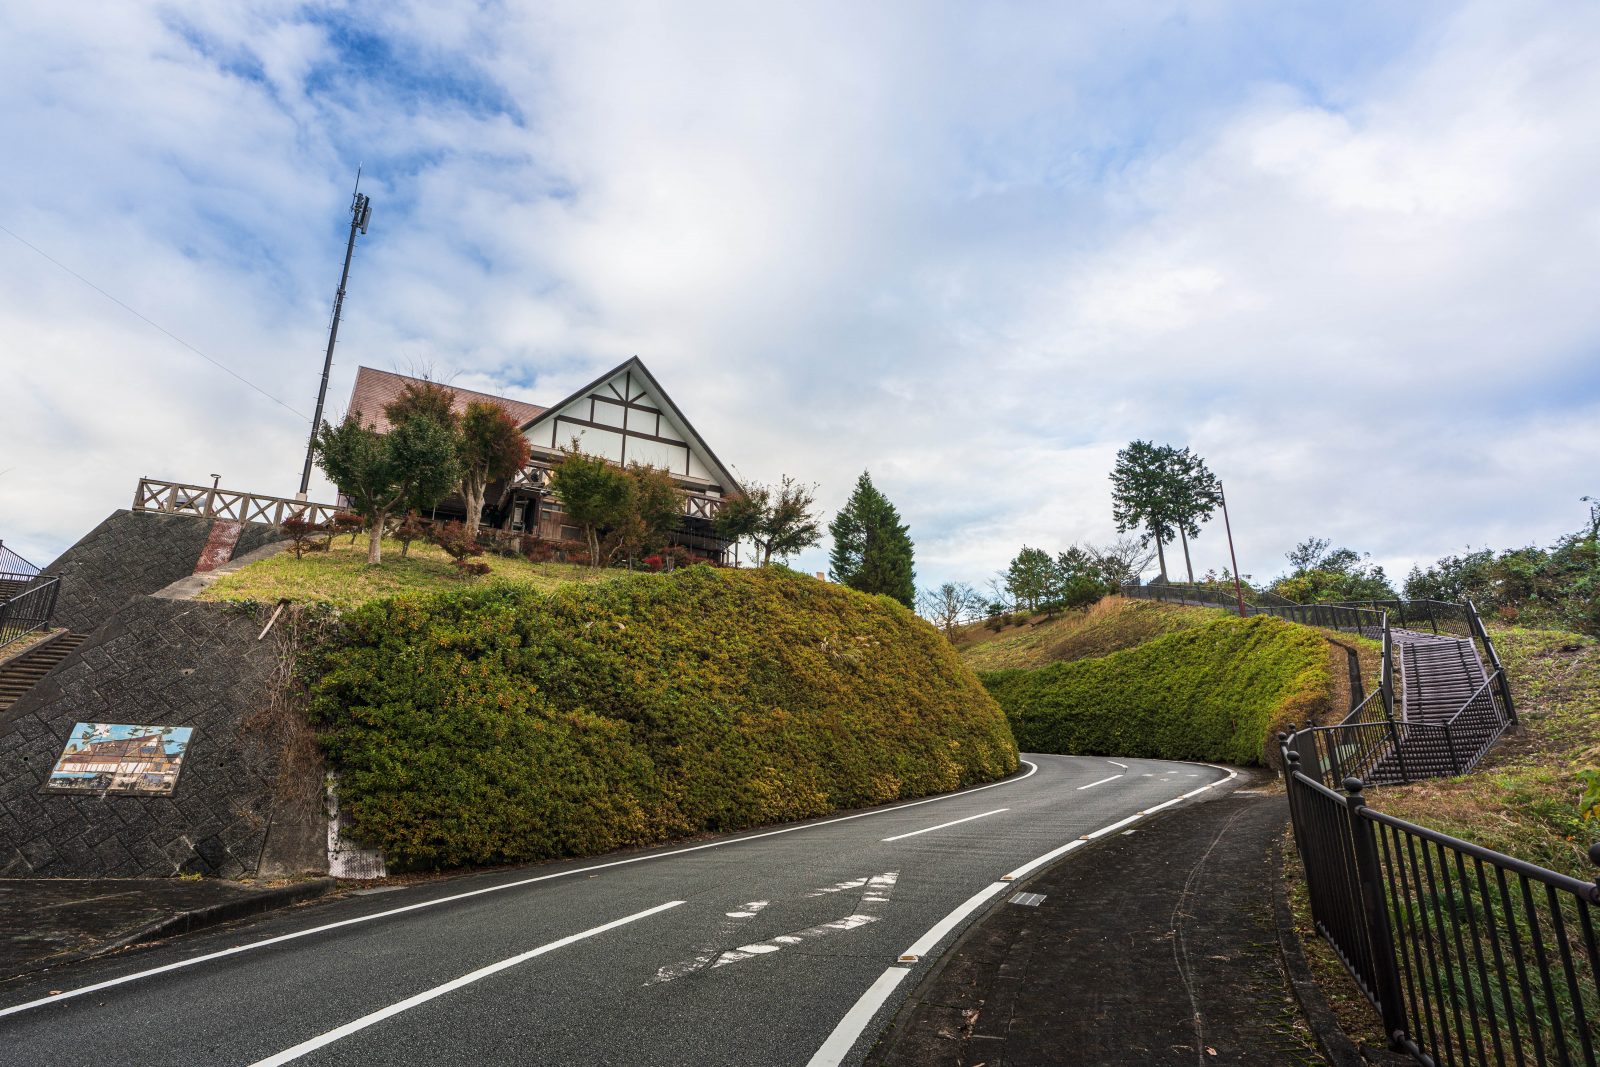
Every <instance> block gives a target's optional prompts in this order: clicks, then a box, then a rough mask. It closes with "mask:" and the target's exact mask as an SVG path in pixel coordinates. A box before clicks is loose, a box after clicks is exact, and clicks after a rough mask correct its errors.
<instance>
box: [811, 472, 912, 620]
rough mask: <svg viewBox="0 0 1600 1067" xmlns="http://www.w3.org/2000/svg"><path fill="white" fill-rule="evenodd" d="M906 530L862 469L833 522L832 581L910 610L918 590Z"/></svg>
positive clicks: (830, 526) (896, 512)
mask: <svg viewBox="0 0 1600 1067" xmlns="http://www.w3.org/2000/svg"><path fill="white" fill-rule="evenodd" d="M907 531H908V528H907V527H906V526H905V525H904V524H903V523H902V522H901V521H900V513H899V512H898V511H896V510H895V507H894V505H893V504H891V503H889V500H888V498H887V497H885V496H884V495H883V494H882V493H880V492H878V490H877V487H875V486H874V485H873V484H872V478H871V477H870V476H868V474H867V472H866V471H862V472H861V477H860V478H858V479H857V480H856V488H855V491H854V492H852V493H851V494H850V499H849V500H848V501H846V502H845V505H844V507H843V508H842V509H840V511H839V514H838V515H836V516H834V519H833V522H831V523H829V524H828V532H829V533H830V534H832V535H833V551H832V552H831V554H830V555H829V559H828V563H829V575H830V577H832V578H833V580H834V581H836V582H838V583H839V584H841V585H847V586H849V587H850V588H851V589H859V590H860V591H861V592H863V593H882V594H884V595H885V596H891V597H894V598H895V599H896V600H898V601H900V603H902V604H904V605H905V606H906V607H908V608H909V607H911V606H912V604H913V603H914V602H915V601H916V597H917V587H916V572H915V570H914V568H913V566H912V558H911V548H912V546H911V537H910V536H909V534H908V532H907Z"/></svg>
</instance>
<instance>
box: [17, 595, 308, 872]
mask: <svg viewBox="0 0 1600 1067" xmlns="http://www.w3.org/2000/svg"><path fill="white" fill-rule="evenodd" d="M263 623H264V613H260V612H256V611H253V610H246V609H241V608H239V607H235V606H229V605H222V604H202V603H197V602H194V601H181V600H162V599H158V598H155V597H139V598H137V599H136V600H133V601H130V602H129V603H127V604H126V605H124V607H123V608H122V610H120V611H118V612H116V614H115V615H114V616H113V617H112V618H111V619H109V620H108V621H107V622H106V623H105V624H104V625H102V626H100V627H99V628H98V629H97V630H96V631H95V633H94V635H93V636H92V637H91V638H90V639H89V641H88V642H86V643H85V644H84V646H83V647H82V648H81V649H79V651H78V653H77V654H76V655H74V656H72V657H71V658H70V659H68V660H67V661H66V662H65V663H63V664H62V665H61V666H60V667H59V668H58V669H57V670H55V671H53V672H52V673H51V674H50V675H48V676H47V677H46V678H45V679H44V680H43V681H42V682H40V683H39V684H38V685H37V686H35V687H34V689H33V690H32V691H31V692H29V693H28V694H27V695H25V696H24V697H23V698H22V700H20V701H19V702H18V703H17V704H16V705H14V706H13V707H12V708H11V709H10V710H9V711H8V712H6V713H5V717H4V721H3V722H0V877H19V876H34V877H73V878H82V877H134V876H164V875H175V874H180V873H198V874H204V875H220V876H224V877H239V876H241V875H250V874H255V873H257V872H258V871H259V870H260V868H261V861H262V855H263V852H264V851H266V850H268V845H269V838H270V837H272V836H273V835H274V834H275V833H276V834H278V835H279V836H280V838H287V839H284V840H278V841H275V842H272V848H271V850H270V851H272V852H273V853H275V854H277V855H280V856H292V857H300V858H301V859H302V860H304V861H305V863H306V865H307V866H310V865H312V864H314V863H315V859H314V857H316V856H317V855H318V853H319V852H320V845H321V842H320V841H319V840H317V835H320V834H321V833H322V832H323V831H322V825H323V824H322V822H321V820H320V818H318V819H315V820H307V819H306V818H305V812H304V810H303V805H299V804H294V803H291V802H290V801H288V800H286V799H284V797H285V794H286V793H294V794H295V795H298V796H301V797H304V796H305V788H304V787H305V786H306V784H307V783H308V781H309V784H310V786H311V789H312V790H313V792H314V791H315V788H316V785H317V783H320V780H321V770H320V764H318V765H317V766H314V767H305V768H299V769H298V772H299V773H298V779H299V781H298V783H297V784H296V788H295V789H293V790H286V789H285V782H284V781H280V778H279V772H280V770H281V769H283V768H282V766H281V762H282V753H283V752H284V743H283V736H282V733H281V730H275V729H274V728H273V720H272V716H271V715H270V714H269V712H270V708H271V706H272V701H273V698H274V693H275V691H276V690H277V689H278V688H279V686H281V685H282V684H283V682H284V675H283V673H282V669H281V660H282V657H283V656H284V655H285V654H286V648H285V646H284V644H283V643H282V642H281V640H280V638H279V636H278V634H277V633H276V632H274V633H271V634H269V635H268V636H267V638H266V639H265V640H261V641H258V640H257V639H256V637H257V634H258V633H259V631H260V630H261V627H262V625H263ZM78 722H107V723H131V724H138V725H157V726H190V727H193V728H194V735H193V737H192V738H191V741H190V744H189V749H188V751H187V753H186V755H185V757H184V761H183V770H182V773H181V775H180V777H179V779H178V784H177V789H176V791H175V792H174V793H173V795H172V796H170V797H150V796H128V795H105V796H74V795H63V794H57V793H46V792H43V791H42V788H41V787H42V786H43V784H44V782H45V779H46V777H47V776H48V775H49V773H50V770H51V768H52V767H53V766H54V764H55V761H56V759H57V757H59V756H60V754H61V751H62V748H63V747H64V746H65V745H66V743H67V740H68V738H69V736H70V734H71V732H72V729H73V725H74V724H75V723H78ZM307 833H309V834H310V835H311V842H310V843H309V845H308V843H307V842H303V841H298V840H295V839H296V838H297V837H303V836H305V835H306V834H307ZM323 862H324V863H325V857H323ZM263 873H265V872H263Z"/></svg>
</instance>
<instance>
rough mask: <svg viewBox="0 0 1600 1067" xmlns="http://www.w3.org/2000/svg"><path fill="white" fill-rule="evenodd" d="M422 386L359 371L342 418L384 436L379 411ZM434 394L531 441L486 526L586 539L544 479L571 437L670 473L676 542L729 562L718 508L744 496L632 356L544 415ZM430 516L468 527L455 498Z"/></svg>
mask: <svg viewBox="0 0 1600 1067" xmlns="http://www.w3.org/2000/svg"><path fill="white" fill-rule="evenodd" d="M420 381H421V380H420V379H417V378H411V377H408V376H406V375H404V374H395V373H393V372H391V371H381V370H374V369H372V368H371V367H361V368H359V369H358V370H357V371H356V383H355V388H354V390H352V392H351V394H350V406H349V408H348V410H349V411H350V412H351V413H353V414H354V413H359V414H360V418H361V421H362V422H364V423H369V424H372V425H375V426H376V427H377V428H378V429H380V430H387V429H388V428H389V421H388V419H387V418H385V417H384V414H383V409H384V407H385V406H386V405H388V404H391V403H393V402H394V401H395V400H397V399H398V398H399V397H400V395H401V393H402V392H403V391H404V389H405V387H406V385H407V384H420ZM432 384H435V385H438V384H439V383H432ZM440 388H443V389H445V390H446V391H448V392H450V393H451V394H453V395H454V397H455V410H456V411H457V413H460V412H462V411H465V410H466V407H467V405H468V404H470V403H474V402H479V401H488V402H490V403H493V404H498V405H499V406H500V407H501V408H502V409H504V410H505V411H506V413H507V414H509V415H510V416H511V417H512V418H513V419H515V420H516V421H517V424H518V425H519V426H521V427H522V432H523V434H524V436H526V437H527V438H528V444H529V447H530V449H531V451H532V459H531V460H530V462H529V463H528V465H527V466H526V467H525V468H523V469H522V470H521V471H520V472H518V474H517V475H516V476H514V477H512V478H507V479H503V480H502V481H500V482H497V483H495V484H493V485H491V486H489V490H488V492H487V493H486V494H485V496H484V513H483V522H484V524H485V525H488V526H491V527H494V528H496V529H501V530H512V531H518V532H522V533H531V534H536V535H538V536H539V537H543V538H546V539H549V540H568V541H576V540H581V539H582V537H583V532H582V530H580V529H578V528H577V527H575V526H573V525H571V524H570V522H569V521H568V520H567V516H566V512H565V510H564V509H563V508H562V506H561V501H560V500H558V499H557V498H556V497H555V495H554V494H552V493H551V492H550V491H549V484H550V482H549V478H550V470H551V468H552V467H554V466H555V464H556V463H558V462H559V461H560V458H561V451H560V450H561V449H562V448H565V447H568V446H569V445H570V444H571V443H572V440H573V438H577V440H578V446H579V448H581V449H582V450H583V451H584V452H585V453H587V454H589V455H593V456H601V457H603V458H605V459H608V460H610V461H611V462H613V463H615V464H618V465H619V466H626V465H628V464H630V463H642V464H646V465H648V466H652V467H659V468H662V469H664V470H667V471H669V472H671V474H672V476H673V478H674V480H675V481H676V482H677V484H678V488H679V489H681V490H682V491H683V494H684V515H683V521H682V523H681V524H680V525H679V528H678V530H677V532H676V533H675V534H674V536H673V543H675V544H679V545H683V546H684V547H686V548H688V549H689V550H690V551H691V552H693V553H694V554H695V555H697V556H700V557H703V558H706V559H711V560H714V561H716V562H719V563H724V562H728V558H727V557H728V552H729V549H730V545H729V542H728V541H727V540H726V539H725V538H722V537H719V536H718V535H717V533H716V530H715V529H714V527H713V520H714V519H715V518H716V515H717V512H718V511H719V510H721V508H722V505H723V502H724V501H725V500H726V499H727V498H728V497H730V496H733V495H736V494H738V493H739V492H741V490H740V488H739V483H738V481H737V479H735V478H734V476H733V472H732V471H730V470H729V469H728V468H727V467H726V466H724V465H723V463H722V461H721V460H719V459H718V458H717V456H716V453H714V452H712V451H711V449H710V447H709V446H708V445H707V444H706V443H705V440H704V439H703V438H701V436H700V434H699V433H698V432H697V431H696V430H695V428H694V426H693V425H692V424H691V423H690V422H689V420H688V419H687V418H685V417H684V414H683V412H682V411H681V410H680V409H679V408H678V406H677V405H676V404H674V403H673V402H672V399H671V397H669V396H667V393H666V390H664V389H662V388H661V383H660V382H658V381H656V379H655V376H654V375H653V374H651V373H650V371H649V370H648V369H647V368H646V367H645V365H644V363H643V362H641V361H640V360H639V358H638V357H637V356H635V357H634V358H632V359H630V360H628V361H627V362H626V363H623V364H622V365H621V366H619V367H616V368H614V369H612V370H609V371H607V372H606V373H604V374H602V375H601V376H600V377H598V378H596V379H595V380H594V381H592V382H590V383H589V384H588V385H585V386H584V387H583V388H581V389H579V390H577V391H576V392H574V393H573V394H572V395H571V396H568V397H566V398H564V399H562V400H559V401H557V402H556V403H555V404H553V405H551V406H550V407H539V406H538V405H535V404H528V403H524V402H522V401H520V400H511V399H509V398H506V397H500V396H493V395H491V394H488V393H479V392H475V391H473V390H471V389H458V388H455V387H453V386H448V385H441V386H440ZM435 512H436V516H437V517H439V518H464V517H465V505H464V503H463V501H462V500H461V498H460V497H459V496H452V497H450V498H448V499H447V500H445V501H442V502H441V503H440V504H439V506H438V508H437V509H435Z"/></svg>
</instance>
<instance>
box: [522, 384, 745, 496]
mask: <svg viewBox="0 0 1600 1067" xmlns="http://www.w3.org/2000/svg"><path fill="white" fill-rule="evenodd" d="M573 437H577V438H578V446H579V448H581V449H582V450H583V451H584V452H586V453H588V454H590V455H595V456H602V457H604V458H606V459H608V460H611V461H612V462H613V463H645V464H649V465H650V466H653V467H663V468H665V469H666V470H668V471H671V472H672V473H673V474H677V475H683V476H688V477H692V478H702V479H705V480H707V481H714V480H716V478H717V475H716V474H715V473H714V469H715V468H714V466H713V464H712V463H711V461H710V460H709V458H708V457H707V456H706V455H705V454H704V453H703V452H702V451H701V449H700V448H699V447H697V446H696V445H695V444H693V443H692V442H691V441H690V440H689V438H690V434H689V433H688V432H687V431H686V430H685V429H684V427H683V425H682V423H681V421H680V418H679V417H678V416H677V414H676V412H675V411H673V409H672V408H671V407H669V406H668V405H667V403H666V402H665V401H663V400H662V399H660V398H659V397H657V396H655V395H653V394H652V393H651V391H650V389H649V386H648V384H647V382H646V380H645V377H644V376H643V375H642V374H639V373H637V372H635V371H632V370H631V369H627V370H623V371H620V372H618V373H617V374H616V375H614V376H613V377H611V378H609V379H607V380H606V381H604V382H602V383H601V384H600V385H598V386H596V387H595V388H593V389H590V390H589V391H588V392H586V393H584V394H583V395H582V396H579V397H576V398H574V399H573V400H571V401H568V402H567V403H566V404H563V405H562V406H561V407H559V408H557V409H555V410H552V411H547V412H545V413H544V414H542V415H540V416H539V417H538V419H537V420H535V423H534V425H533V426H531V427H529V429H528V439H529V441H530V443H532V444H534V445H538V446H540V447H543V448H565V447H567V446H568V445H569V444H570V443H571V442H572V439H573Z"/></svg>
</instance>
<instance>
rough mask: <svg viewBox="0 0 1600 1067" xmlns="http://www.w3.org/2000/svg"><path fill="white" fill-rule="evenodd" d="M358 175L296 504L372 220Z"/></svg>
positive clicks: (308, 482) (306, 478) (307, 483)
mask: <svg viewBox="0 0 1600 1067" xmlns="http://www.w3.org/2000/svg"><path fill="white" fill-rule="evenodd" d="M360 188H361V172H360V171H359V170H358V171H356V189H357V190H358V191H357V192H356V194H355V197H354V198H353V199H352V200H351V201H350V240H349V242H348V243H347V244H346V245H345V246H344V273H342V274H340V275H339V291H338V292H337V293H335V294H334V295H333V324H332V325H331V326H329V327H328V354H327V355H325V356H324V357H323V358H322V384H321V385H320V386H318V387H317V410H316V413H315V414H313V415H312V416H311V440H310V441H308V442H307V443H306V465H305V469H304V470H302V471H301V472H300V492H299V493H298V494H297V495H296V497H295V499H296V500H304V499H305V498H306V490H307V489H308V488H309V487H310V485H311V459H312V457H313V456H314V455H315V453H316V450H317V428H318V427H319V426H321V425H322V405H323V402H324V401H325V400H327V398H328V372H329V371H331V370H332V369H333V345H334V342H335V341H337V340H338V339H339V314H340V312H341V311H343V310H344V288H345V284H346V283H347V282H349V281H350V257H351V255H353V254H354V253H355V250H356V231H357V230H360V231H361V232H362V233H366V232H367V220H368V219H370V218H372V201H371V200H370V199H368V198H367V196H366V194H364V193H362V192H360V191H359V190H360Z"/></svg>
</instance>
